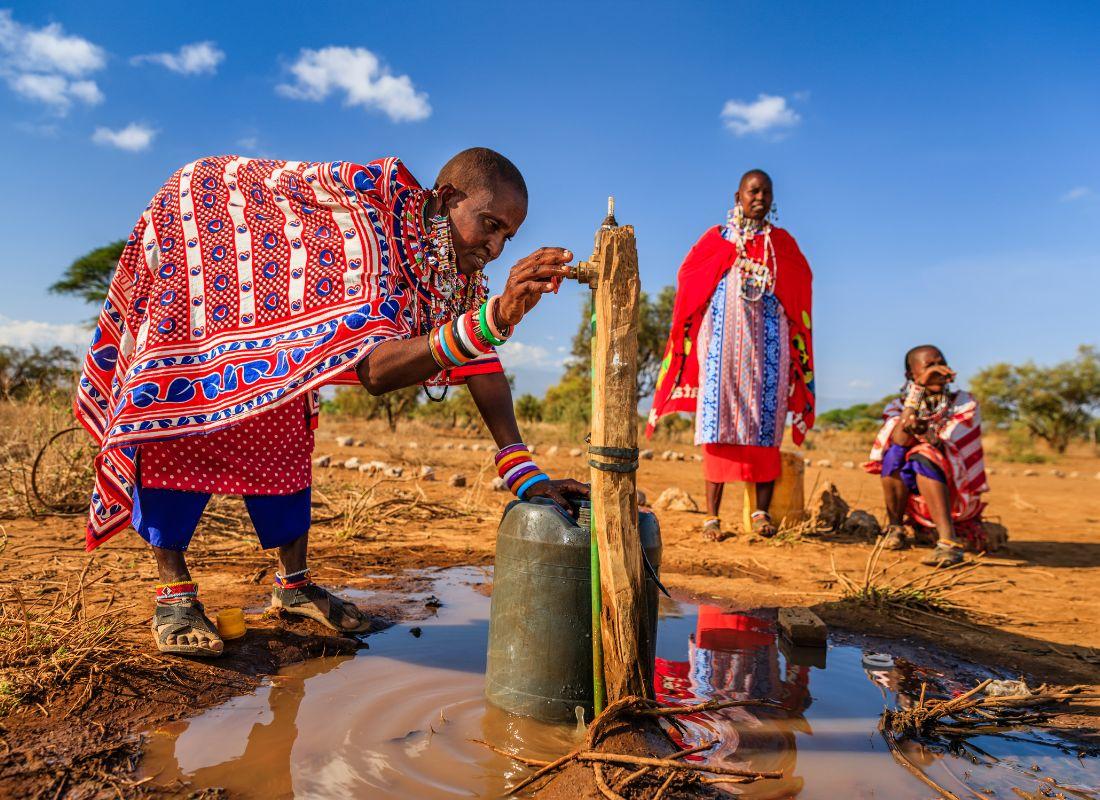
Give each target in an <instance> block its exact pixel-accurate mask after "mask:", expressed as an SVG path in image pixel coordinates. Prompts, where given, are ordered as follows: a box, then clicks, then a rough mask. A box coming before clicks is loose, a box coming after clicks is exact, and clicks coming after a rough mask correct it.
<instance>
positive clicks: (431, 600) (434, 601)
mask: <svg viewBox="0 0 1100 800" xmlns="http://www.w3.org/2000/svg"><path fill="white" fill-rule="evenodd" d="M424 607H425V608H442V607H443V601H442V600H440V599H439V598H438V597H436V596H435V595H434V594H433V595H431V596H429V597H428V599H427V600H425V601H424Z"/></svg>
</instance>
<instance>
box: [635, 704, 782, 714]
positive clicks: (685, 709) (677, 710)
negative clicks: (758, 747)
mask: <svg viewBox="0 0 1100 800" xmlns="http://www.w3.org/2000/svg"><path fill="white" fill-rule="evenodd" d="M740 706H765V707H767V708H784V709H785V706H784V705H783V704H782V703H779V702H777V701H775V700H710V701H708V702H706V703H699V704H697V705H694V706H662V707H661V708H643V709H639V710H637V711H635V712H634V713H635V714H645V715H646V716H651V717H667V716H671V715H673V714H676V715H679V714H698V713H700V712H702V711H721V710H722V709H724V708H738V707H740Z"/></svg>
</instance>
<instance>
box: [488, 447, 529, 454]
mask: <svg viewBox="0 0 1100 800" xmlns="http://www.w3.org/2000/svg"><path fill="white" fill-rule="evenodd" d="M489 449H490V450H492V449H493V448H491V447H490V448H489ZM538 451H539V449H538V448H537V447H536V446H535V445H533V444H532V445H528V447H527V452H528V453H530V454H531V455H534V454H535V453H537V452H538Z"/></svg>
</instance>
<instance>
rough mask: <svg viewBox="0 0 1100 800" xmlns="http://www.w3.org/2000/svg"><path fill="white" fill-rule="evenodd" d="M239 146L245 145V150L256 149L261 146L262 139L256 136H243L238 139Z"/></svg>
mask: <svg viewBox="0 0 1100 800" xmlns="http://www.w3.org/2000/svg"><path fill="white" fill-rule="evenodd" d="M237 146H238V147H243V148H244V149H245V150H255V149H256V148H257V147H259V146H260V140H259V139H257V138H256V137H255V136H242V137H241V138H240V139H238V140H237Z"/></svg>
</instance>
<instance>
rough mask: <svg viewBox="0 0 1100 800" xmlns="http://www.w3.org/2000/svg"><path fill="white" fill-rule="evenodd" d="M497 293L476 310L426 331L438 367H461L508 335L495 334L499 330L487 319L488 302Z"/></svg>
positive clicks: (493, 299) (505, 339)
mask: <svg viewBox="0 0 1100 800" xmlns="http://www.w3.org/2000/svg"><path fill="white" fill-rule="evenodd" d="M496 297H497V296H494V297H493V298H492V300H489V301H486V302H484V303H482V304H481V307H480V308H478V309H477V311H467V312H466V313H465V314H462V315H461V316H459V317H456V318H455V319H453V320H451V321H450V322H447V323H444V324H443V325H440V326H439V327H438V328H435V329H433V330H432V332H431V333H430V334H428V350H429V351H430V352H431V354H432V358H433V359H434V360H435V363H436V364H438V365H439V368H440V369H453V368H454V367H461V366H463V365H465V364H468V363H470V362H471V361H473V360H475V359H477V358H480V357H481V356H483V355H485V354H486V353H490V352H492V349H493V348H494V347H498V346H500V345H502V344H504V342H505V341H507V336H504V337H500V336H497V335H496V334H499V333H500V331H499V330H497V328H496V327H495V326H494V325H492V324H491V323H490V322H489V320H488V319H487V317H488V309H489V306H490V304H491V303H492V302H494V301H495V300H496ZM505 333H506V334H510V333H511V331H510V330H508V331H505Z"/></svg>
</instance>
